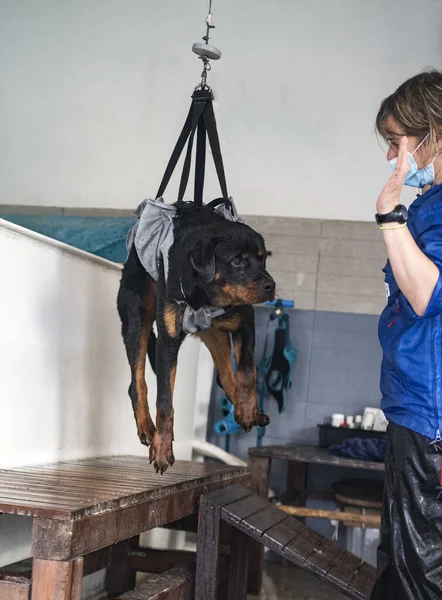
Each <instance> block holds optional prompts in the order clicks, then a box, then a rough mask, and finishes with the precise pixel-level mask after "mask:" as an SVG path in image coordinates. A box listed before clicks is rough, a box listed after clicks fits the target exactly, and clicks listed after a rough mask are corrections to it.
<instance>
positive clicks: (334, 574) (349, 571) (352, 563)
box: [325, 550, 362, 590]
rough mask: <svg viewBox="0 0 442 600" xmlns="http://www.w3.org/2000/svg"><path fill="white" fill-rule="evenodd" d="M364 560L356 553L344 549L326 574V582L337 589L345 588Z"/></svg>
mask: <svg viewBox="0 0 442 600" xmlns="http://www.w3.org/2000/svg"><path fill="white" fill-rule="evenodd" d="M361 564H362V561H361V559H360V558H358V557H357V556H355V555H354V554H350V552H347V551H346V550H344V551H343V552H342V553H341V554H340V555H339V556H337V557H336V559H335V561H334V563H333V565H332V566H331V568H330V569H329V571H328V573H327V575H326V576H325V581H326V583H329V584H330V585H332V586H333V587H335V588H337V589H341V590H342V589H343V588H344V589H345V588H347V587H348V586H349V585H350V582H351V581H352V580H353V579H354V578H355V576H356V573H357V572H358V570H359V568H360V566H361Z"/></svg>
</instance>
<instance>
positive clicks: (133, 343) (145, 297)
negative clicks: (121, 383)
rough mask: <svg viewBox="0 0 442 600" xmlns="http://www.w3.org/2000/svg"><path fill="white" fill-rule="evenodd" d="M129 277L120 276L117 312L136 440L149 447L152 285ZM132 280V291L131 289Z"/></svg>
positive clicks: (140, 275) (141, 277)
mask: <svg viewBox="0 0 442 600" xmlns="http://www.w3.org/2000/svg"><path fill="white" fill-rule="evenodd" d="M137 258H138V257H137ZM135 268H136V265H135ZM129 269H130V266H129ZM131 275H133V273H131V272H130V270H129V272H127V271H126V273H125V272H123V277H122V281H121V286H120V290H119V294H118V312H119V314H120V318H121V322H122V334H123V340H124V345H125V347H126V353H127V358H128V361H129V365H130V370H131V382H130V386H129V396H130V398H131V400H132V407H133V410H134V414H135V421H136V423H137V431H138V437H139V438H140V442H141V443H142V444H145V445H146V446H149V444H150V443H151V441H152V439H153V436H154V433H155V426H154V423H153V421H152V418H151V416H150V412H149V407H148V404H147V385H146V380H145V368H146V353H147V347H148V341H149V336H150V334H151V331H152V326H153V323H154V321H155V310H156V299H155V283H154V281H153V279H151V278H150V277H149V276H148V275H147V273H146V272H145V271H144V270H143V271H142V272H141V271H140V272H139V273H138V274H137V275H138V277H137V278H133V277H131ZM135 280H136V283H137V285H136V287H135V286H134V285H133V284H134V281H135ZM131 284H132V285H131Z"/></svg>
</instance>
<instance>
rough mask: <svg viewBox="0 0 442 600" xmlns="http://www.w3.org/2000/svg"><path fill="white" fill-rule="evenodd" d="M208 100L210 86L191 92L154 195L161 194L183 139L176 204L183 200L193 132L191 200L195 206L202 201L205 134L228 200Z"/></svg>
mask: <svg viewBox="0 0 442 600" xmlns="http://www.w3.org/2000/svg"><path fill="white" fill-rule="evenodd" d="M212 101H213V94H212V92H211V90H210V89H204V90H196V91H195V92H194V93H193V95H192V104H191V106H190V110H189V113H188V115H187V118H186V121H185V123H184V127H183V129H182V131H181V133H180V136H179V138H178V140H177V143H176V144H175V148H174V150H173V152H172V155H171V157H170V159H169V162H168V164H167V167H166V170H165V172H164V175H163V178H162V180H161V184H160V187H159V189H158V192H157V196H156V197H157V198H159V197H161V196H163V194H164V192H165V190H166V187H167V185H168V184H169V181H170V178H171V177H172V174H173V172H174V170H175V168H176V166H177V164H178V161H179V158H180V156H181V154H182V152H183V150H184V147H185V145H186V142H187V151H186V156H185V159H184V165H183V170H182V173H181V179H180V185H179V190H178V204H180V203H182V202H183V198H184V194H185V192H186V188H187V184H188V181H189V175H190V167H191V162H192V150H193V142H194V138H195V133H197V136H196V137H197V143H196V159H195V188H194V202H195V204H196V205H197V206H202V204H203V188H204V178H205V167H206V136H207V137H208V139H209V143H210V147H211V150H212V156H213V162H214V164H215V169H216V173H217V176H218V181H219V184H220V188H221V192H222V196H223V198H224V200H228V194H227V184H226V177H225V173H224V165H223V159H222V155H221V148H220V143H219V137H218V131H217V127H216V120H215V113H214V111H213V104H212Z"/></svg>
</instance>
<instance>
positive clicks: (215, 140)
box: [203, 101, 229, 200]
mask: <svg viewBox="0 0 442 600" xmlns="http://www.w3.org/2000/svg"><path fill="white" fill-rule="evenodd" d="M203 116H204V122H205V124H206V128H207V136H208V138H209V142H210V147H211V148H212V155H213V162H214V163H215V168H216V173H217V175H218V181H219V185H220V187H221V192H222V195H223V198H225V199H226V200H227V198H228V197H229V196H228V194H227V183H226V176H225V173H224V165H223V157H222V155H221V147H220V145H219V137H218V130H217V128H216V120H215V113H214V112H213V105H212V101H210V102H207V104H206V108H205V110H204V113H203Z"/></svg>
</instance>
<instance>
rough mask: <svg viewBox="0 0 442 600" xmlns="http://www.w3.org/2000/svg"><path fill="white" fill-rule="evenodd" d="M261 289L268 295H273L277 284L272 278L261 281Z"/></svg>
mask: <svg viewBox="0 0 442 600" xmlns="http://www.w3.org/2000/svg"><path fill="white" fill-rule="evenodd" d="M261 289H262V291H263V292H265V293H266V294H273V292H274V291H275V282H274V281H273V279H271V278H270V277H266V278H265V279H262V280H261Z"/></svg>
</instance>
